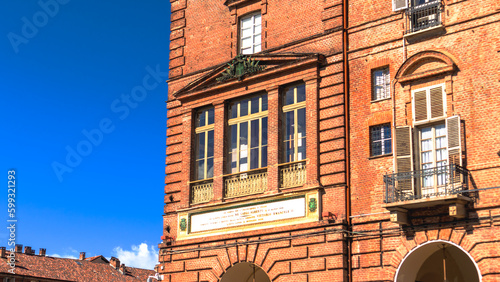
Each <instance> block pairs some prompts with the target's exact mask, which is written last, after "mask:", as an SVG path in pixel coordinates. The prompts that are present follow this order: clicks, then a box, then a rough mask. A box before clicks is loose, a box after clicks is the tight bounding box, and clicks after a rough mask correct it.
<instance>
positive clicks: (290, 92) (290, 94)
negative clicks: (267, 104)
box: [285, 87, 295, 106]
mask: <svg viewBox="0 0 500 282" xmlns="http://www.w3.org/2000/svg"><path fill="white" fill-rule="evenodd" d="M294 89H295V88H293V87H292V88H288V89H287V90H286V92H285V106H286V105H291V104H293V103H294Z"/></svg>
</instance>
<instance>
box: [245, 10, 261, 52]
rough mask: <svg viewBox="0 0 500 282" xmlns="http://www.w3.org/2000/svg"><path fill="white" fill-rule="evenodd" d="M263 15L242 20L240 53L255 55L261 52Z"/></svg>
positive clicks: (254, 15)
mask: <svg viewBox="0 0 500 282" xmlns="http://www.w3.org/2000/svg"><path fill="white" fill-rule="evenodd" d="M261 30H262V25H261V15H260V13H259V14H252V15H249V16H246V17H243V18H241V20H240V53H241V54H253V53H257V52H260V50H261V37H262V36H261Z"/></svg>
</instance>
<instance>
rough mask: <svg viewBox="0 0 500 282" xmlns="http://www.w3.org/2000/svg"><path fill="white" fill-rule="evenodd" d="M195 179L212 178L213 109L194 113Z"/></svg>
mask: <svg viewBox="0 0 500 282" xmlns="http://www.w3.org/2000/svg"><path fill="white" fill-rule="evenodd" d="M195 132H196V138H195V142H196V146H195V148H196V149H195V179H196V180H203V179H209V178H212V177H213V176H214V108H204V109H200V110H198V111H197V112H196V122H195Z"/></svg>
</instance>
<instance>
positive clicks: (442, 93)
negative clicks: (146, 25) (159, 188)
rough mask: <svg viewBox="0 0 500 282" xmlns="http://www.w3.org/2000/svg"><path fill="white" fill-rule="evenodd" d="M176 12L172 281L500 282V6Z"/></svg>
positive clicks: (182, 4) (337, 4)
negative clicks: (499, 197)
mask: <svg viewBox="0 0 500 282" xmlns="http://www.w3.org/2000/svg"><path fill="white" fill-rule="evenodd" d="M171 2H172V16H171V17H172V23H171V35H170V39H171V45H170V78H169V82H168V83H169V93H168V101H167V108H168V112H167V117H168V120H167V127H168V129H167V152H166V154H167V158H166V165H167V166H166V178H165V184H166V185H165V215H164V232H163V237H162V240H163V243H162V244H160V246H159V247H160V257H159V259H160V264H159V265H158V266H157V271H158V272H159V273H160V274H162V275H163V278H164V280H165V281H222V282H226V281H234V282H239V281H253V280H252V279H255V281H442V280H443V279H447V280H448V281H480V280H481V279H482V280H483V281H495V279H497V278H498V277H499V276H496V275H498V273H500V269H499V267H498V266H497V265H499V264H500V263H499V261H500V259H499V258H498V253H499V251H500V247H499V246H497V244H498V243H497V241H495V240H496V239H495V236H494V234H495V231H498V227H497V225H498V214H499V212H500V209H498V206H497V205H496V201H495V200H496V199H495V196H497V195H498V194H499V191H500V190H498V189H489V188H494V187H495V186H499V183H500V176H499V175H500V169H499V166H500V156H499V155H497V152H498V150H500V137H499V136H500V135H499V134H493V132H499V129H500V125H498V122H495V121H499V120H500V115H499V114H498V110H499V108H500V99H499V98H498V97H499V96H498V90H496V89H497V88H498V77H499V76H498V74H499V73H498V70H499V67H500V60H498V57H499V54H500V53H498V52H499V51H500V41H499V38H500V36H499V35H500V25H499V24H498V19H499V18H500V10H499V9H500V4H499V3H498V2H497V1H495V0H485V1H477V0H468V1H454V0H446V1H444V2H434V1H420V2H422V3H420V2H418V1H417V0H415V1H414V2H406V1H405V0H394V5H393V3H391V2H390V1H376V2H377V3H374V2H370V4H368V3H367V2H366V1H361V0H356V1H355V0H350V1H347V0H344V1H341V0H322V1H317V0H303V1H275V0H260V1H258V0H227V1H225V2H224V1H191V0H189V1H187V0H175V1H171ZM424 2H427V3H424ZM476 2H477V3H476ZM464 11H466V12H464ZM346 94H347V95H346ZM486 125H487V126H486ZM486 188H488V189H486ZM445 267H447V271H446V272H445V271H443V269H444V268H445ZM460 269H463V271H462V270H460ZM474 271H475V272H474ZM463 272H465V273H463ZM446 275H447V277H445V276H446ZM432 279H434V280H432ZM436 279H438V280H436ZM439 279H441V280H439ZM453 279H455V280H453ZM456 279H458V280H456ZM460 279H461V280H460Z"/></svg>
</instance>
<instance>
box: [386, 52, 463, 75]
mask: <svg viewBox="0 0 500 282" xmlns="http://www.w3.org/2000/svg"><path fill="white" fill-rule="evenodd" d="M455 67H456V64H455V60H454V59H452V58H451V56H450V55H449V54H445V53H443V52H440V51H435V50H430V51H422V52H419V53H417V54H415V55H413V56H411V57H410V58H408V59H407V60H406V61H405V62H404V63H403V65H401V67H400V68H399V70H398V71H397V73H396V79H397V80H398V82H400V83H403V82H408V81H412V80H416V79H421V78H426V77H430V76H435V75H438V74H444V73H449V72H453V71H454V70H455Z"/></svg>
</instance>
